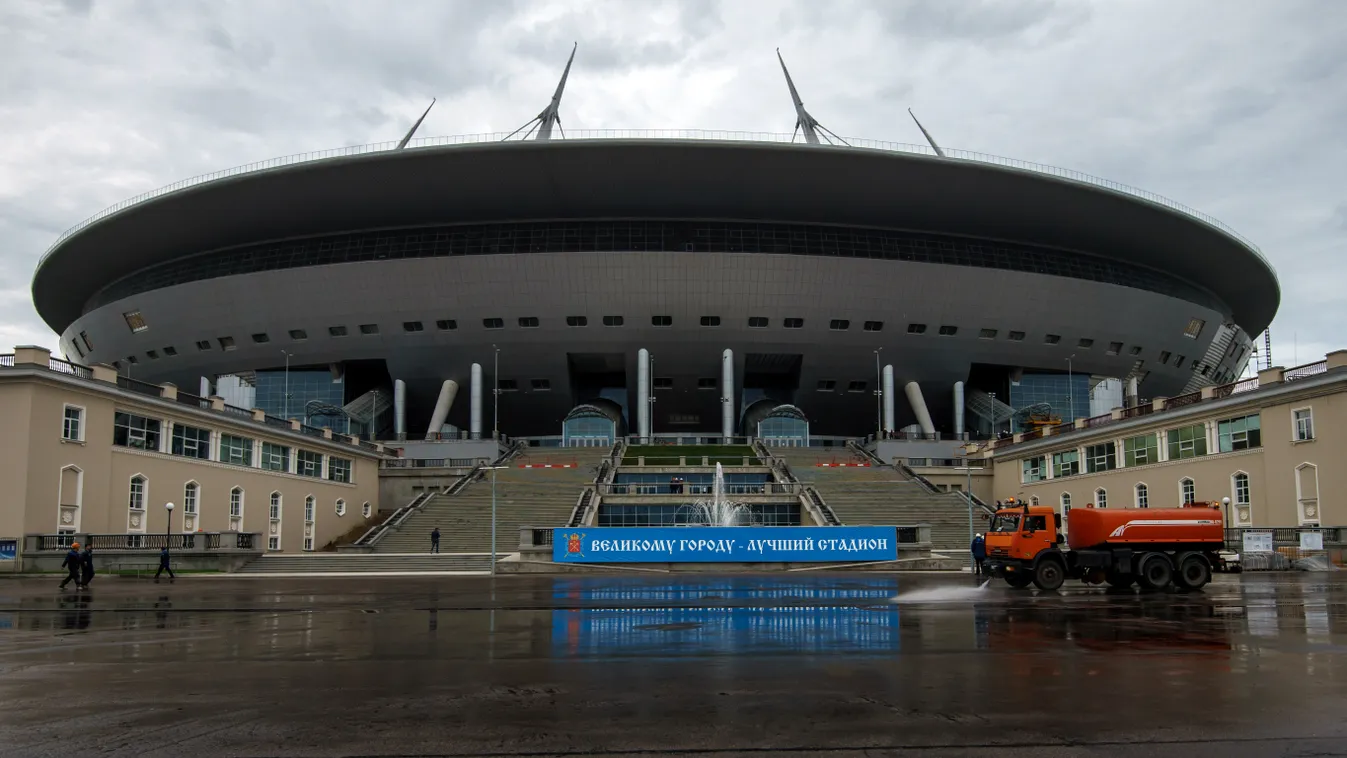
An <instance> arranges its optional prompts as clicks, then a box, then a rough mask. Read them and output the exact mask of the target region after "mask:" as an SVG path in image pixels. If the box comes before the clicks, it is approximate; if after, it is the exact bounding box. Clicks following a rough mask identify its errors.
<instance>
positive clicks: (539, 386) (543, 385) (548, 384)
mask: <svg viewBox="0 0 1347 758" xmlns="http://www.w3.org/2000/svg"><path fill="white" fill-rule="evenodd" d="M529 384H530V386H532V387H533V391H534V392H547V391H549V390H551V389H552V380H551V379H530V380H529Z"/></svg>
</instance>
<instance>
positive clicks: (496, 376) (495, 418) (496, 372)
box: [491, 345, 500, 546]
mask: <svg viewBox="0 0 1347 758" xmlns="http://www.w3.org/2000/svg"><path fill="white" fill-rule="evenodd" d="M491 349H492V350H494V351H496V352H495V363H494V364H493V366H492V369H491V373H492V374H493V377H492V381H493V382H494V383H495V388H494V389H493V390H492V391H491V393H492V395H494V397H493V399H492V406H491V439H493V440H497V441H499V440H500V348H498V347H496V346H495V345H492V346H491ZM494 481H495V475H494V474H492V482H494ZM493 486H494V484H493ZM492 526H493V527H494V526H495V520H494V519H492ZM495 538H496V537H495V535H494V534H493V535H491V539H492V540H493V542H492V543H491V544H492V545H493V546H494V545H495V542H494V540H495Z"/></svg>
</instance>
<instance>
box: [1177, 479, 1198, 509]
mask: <svg viewBox="0 0 1347 758" xmlns="http://www.w3.org/2000/svg"><path fill="white" fill-rule="evenodd" d="M1184 485H1188V486H1187V487H1185V486H1184ZM1185 489H1191V490H1192V499H1191V500H1190V499H1188V493H1187V492H1186V491H1185ZM1196 502H1197V482H1196V481H1195V480H1194V479H1193V478H1192V477H1191V476H1185V477H1183V478H1182V479H1180V480H1179V505H1181V506H1183V505H1190V504H1192V503H1196Z"/></svg>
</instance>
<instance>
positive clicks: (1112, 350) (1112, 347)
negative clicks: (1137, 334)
mask: <svg viewBox="0 0 1347 758" xmlns="http://www.w3.org/2000/svg"><path fill="white" fill-rule="evenodd" d="M1122 347H1123V343H1121V342H1110V343H1108V354H1109V355H1117V354H1118V353H1121V352H1122ZM1138 352H1140V350H1139V349H1138ZM1132 355H1136V353H1132Z"/></svg>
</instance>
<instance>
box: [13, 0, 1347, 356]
mask: <svg viewBox="0 0 1347 758" xmlns="http://www.w3.org/2000/svg"><path fill="white" fill-rule="evenodd" d="M572 42H579V45H580V47H579V53H578V54H577V56H576V60H575V66H574V69H573V70H572V72H571V77H570V81H569V83H568V85H567V90H566V96H565V100H564V102H563V103H562V109H561V115H562V124H563V126H564V127H565V128H567V129H576V130H578V129H587V128H589V129H604V128H700V129H737V130H753V131H772V132H789V131H790V130H791V127H792V126H793V125H794V113H793V111H792V108H791V105H790V101H789V98H788V95H787V92H786V89H785V85H784V83H783V81H782V79H781V73H780V70H779V68H778V67H777V62H776V58H775V56H774V55H773V49H774V48H776V47H778V46H779V47H780V48H781V51H782V53H783V55H785V57H786V62H787V64H788V65H789V66H790V67H791V74H792V76H793V77H794V79H795V82H796V85H797V86H798V87H799V89H800V94H801V96H802V97H803V99H804V101H805V104H806V106H807V107H808V108H809V110H810V112H811V113H812V114H813V115H814V116H815V117H816V118H818V119H819V121H821V122H822V123H823V124H824V125H826V126H828V127H829V128H831V129H832V130H833V131H835V132H837V133H839V134H841V135H844V136H858V137H868V138H872V139H879V140H889V141H896V142H920V141H921V140H922V137H921V133H920V132H919V131H917V128H916V127H915V126H914V125H913V124H912V122H911V121H910V120H909V119H908V116H907V113H906V109H907V108H908V107H911V108H913V109H914V110H915V111H916V112H917V114H918V116H919V117H920V118H921V119H922V121H923V123H924V124H925V125H926V127H927V128H928V129H929V130H930V131H931V132H932V133H933V134H934V136H935V137H936V139H937V140H938V141H939V142H940V143H941V144H942V145H943V146H946V147H958V148H964V149H968V150H977V151H981V152H987V153H994V154H999V155H1006V156H1012V157H1016V158H1022V159H1026V160H1031V161H1037V162H1040V163H1048V164H1053V165H1057V166H1063V167H1067V168H1072V169H1077V170H1081V171H1085V172H1087V173H1091V174H1094V175H1096V176H1101V177H1106V178H1109V179H1113V180H1116V181H1119V182H1123V183H1125V184H1130V185H1132V186H1135V187H1141V188H1144V189H1147V190H1150V191H1153V192H1157V193H1159V194H1162V195H1165V196H1167V197H1170V198H1172V199H1174V200H1177V201H1179V202H1181V203H1184V204H1186V205H1189V206H1192V207H1194V208H1198V209H1200V210H1202V211H1205V212H1207V213H1210V214H1212V215H1214V216H1216V217H1217V218H1219V219H1222V220H1224V221H1225V222H1226V223H1228V224H1230V225H1231V226H1233V227H1234V228H1235V229H1237V230H1238V231H1239V232H1241V233H1242V234H1243V235H1244V236H1245V237H1247V238H1249V239H1252V240H1253V241H1254V242H1255V243H1256V244H1258V245H1259V246H1260V247H1261V248H1262V250H1263V252H1264V254H1265V255H1266V256H1267V257H1268V258H1269V259H1270V260H1271V261H1272V263H1273V265H1274V266H1275V267H1276V269H1277V273H1278V275H1279V277H1280V279H1281V286H1282V306H1281V310H1280V312H1279V314H1278V316H1277V319H1276V321H1275V322H1274V323H1273V326H1272V334H1273V343H1274V344H1273V354H1274V359H1275V361H1276V362H1277V363H1280V364H1282V365H1287V366H1290V365H1294V364H1295V363H1297V362H1300V363H1303V362H1307V361H1310V360H1314V359H1317V358H1319V357H1321V356H1322V355H1323V354H1324V352H1326V351H1327V350H1331V349H1337V348H1342V347H1347V336H1343V335H1342V325H1343V324H1344V323H1347V299H1344V297H1343V292H1344V288H1345V287H1347V255H1345V254H1344V252H1345V251H1344V246H1343V242H1344V238H1347V182H1345V181H1344V177H1347V52H1344V50H1347V2H1343V0H1322V1H1321V2H1311V1H1309V0H1304V1H1297V0H1278V1H1277V2H1269V1H1267V0H1211V1H1209V2H1199V1H1197V0H1181V1H1180V0H1108V1H1107V2H1087V1H1086V0H1059V1H1057V2H1054V1H1053V0H995V1H992V0H986V1H984V2H979V1H977V0H931V2H900V1H899V0H889V1H884V0H876V1H875V2H866V1H863V0H855V1H853V2H847V1H845V0H799V1H797V2H787V1H785V0H782V1H781V2H768V1H765V0H764V1H759V0H725V2H712V1H711V0H686V1H685V2H646V1H644V0H615V1H614V2H505V1H504V0H489V1H488V0H468V1H467V2H449V1H448V0H436V1H433V2H418V1H415V0H398V1H397V2H375V1H374V0H367V1H365V2H337V1H335V0H334V1H332V2H301V1H300V0H286V2H263V1H262V0H257V1H254V2H242V1H239V2H236V1H232V0H209V1H204V0H203V1H199V2H198V1H193V0H158V1H157V2H133V1H131V0H64V1H58V0H46V1H44V0H3V2H0V137H2V138H0V350H3V349H4V348H5V347H8V346H10V345H14V344H21V343H37V344H42V345H47V346H50V347H55V345H56V337H55V335H53V334H52V333H51V332H50V331H49V330H48V329H47V328H46V326H45V325H44V324H43V323H42V321H41V320H40V319H39V318H38V317H37V314H36V312H35V311H34V310H33V307H32V302H31V299H30V294H29V285H30V282H31V277H32V272H33V269H34V267H35V265H36V263H37V260H38V258H39V257H40V256H41V255H42V253H43V251H45V250H46V249H47V247H48V246H50V245H51V243H52V242H53V241H54V240H55V238H56V237H57V235H59V234H60V233H61V231H62V230H63V229H66V228H68V227H70V226H72V225H74V224H76V223H77V222H79V221H80V220H81V219H83V218H86V217H88V216H90V215H92V214H94V213H96V212H97V211H99V210H101V209H102V208H105V207H107V206H109V205H112V204H114V203H116V202H118V201H120V200H124V199H126V198H129V197H132V196H134V195H137V194H140V193H141V192H144V191H147V190H151V189H154V188H156V187H160V186H163V185H166V184H171V183H173V182H175V181H178V180H180V179H184V178H187V177H191V176H194V175H198V174H204V173H209V172H212V171H217V170H220V169H224V168H228V167H231V166H235V165H239V164H244V163H250V162H253V161H256V160H260V159H265V158H271V157H276V156H281V155H288V154H292V153H300V152H305V151H309V150H316V149H323V148H331V147H338V146H343V145H355V144H362V143H369V142H380V141H385V140H396V139H398V138H400V137H401V136H402V134H403V133H404V132H405V131H406V129H407V127H408V126H409V125H410V124H411V122H412V121H413V120H415V118H416V116H417V115H419V114H420V112H421V111H422V110H423V109H424V108H425V106H426V104H427V103H428V102H429V101H430V98H432V97H437V98H439V102H438V104H437V105H436V106H435V108H434V110H432V111H431V113H430V116H429V117H428V118H427V119H426V122H425V124H424V125H423V126H422V129H421V132H420V133H419V134H420V136H432V135H451V134H465V133H477V132H490V131H502V130H504V131H508V130H511V129H514V128H515V127H517V126H519V125H520V124H522V123H524V122H525V121H527V120H528V119H529V118H530V117H531V116H533V115H534V114H536V113H537V112H538V111H539V110H541V109H542V108H543V106H544V105H546V103H547V101H548V98H549V97H550V96H551V93H552V89H553V88H554V87H555V85H556V80H557V77H558V76H559V75H560V72H561V68H562V66H563V65H564V63H565V60H566V56H567V55H568V53H569V51H570V47H571V44H572Z"/></svg>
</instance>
